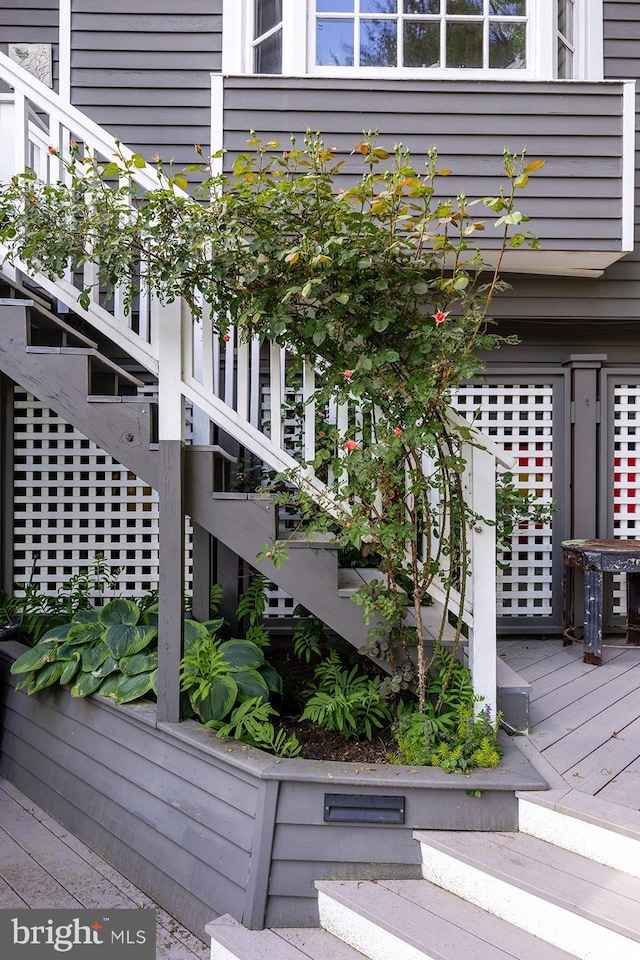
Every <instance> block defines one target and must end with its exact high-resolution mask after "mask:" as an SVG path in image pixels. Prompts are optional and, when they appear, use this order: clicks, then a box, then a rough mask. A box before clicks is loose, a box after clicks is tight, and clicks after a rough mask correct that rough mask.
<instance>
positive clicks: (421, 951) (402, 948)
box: [316, 880, 570, 960]
mask: <svg viewBox="0 0 640 960" xmlns="http://www.w3.org/2000/svg"><path fill="white" fill-rule="evenodd" d="M316 887H317V889H318V906H319V909H320V922H321V924H322V926H323V927H324V928H325V930H328V931H330V932H331V933H332V934H333V935H334V936H335V937H337V938H339V939H341V940H344V941H345V942H346V943H348V944H349V945H350V946H352V947H354V948H355V949H358V950H360V951H361V952H362V953H363V954H364V955H365V956H366V957H369V958H370V960H426V958H429V960H460V958H461V957H467V958H469V960H511V958H517V960H569V957H570V954H568V953H566V952H565V951H563V950H560V949H558V948H557V947H555V946H553V945H552V944H549V943H545V942H544V941H542V940H540V939H538V938H537V937H534V936H532V935H531V934H529V933H525V932H524V931H523V930H521V929H519V928H518V927H515V926H513V925H512V924H510V923H507V922H506V921H505V920H501V919H500V918H498V917H494V916H491V915H490V914H488V913H486V912H485V911H484V910H482V909H480V908H479V907H477V906H474V904H472V903H469V902H467V901H465V900H461V899H460V898H459V897H456V896H454V895H453V894H452V893H448V892H447V891H446V890H442V889H441V888H439V887H437V886H434V885H433V884H431V883H429V882H428V881H426V880H384V881H380V880H378V881H369V880H367V881H358V880H348V881H340V880H330V881H326V880H318V881H316Z"/></svg>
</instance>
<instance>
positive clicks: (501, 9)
mask: <svg viewBox="0 0 640 960" xmlns="http://www.w3.org/2000/svg"><path fill="white" fill-rule="evenodd" d="M560 3H562V0H560ZM489 13H493V14H497V15H498V16H500V17H526V15H527V0H489Z"/></svg>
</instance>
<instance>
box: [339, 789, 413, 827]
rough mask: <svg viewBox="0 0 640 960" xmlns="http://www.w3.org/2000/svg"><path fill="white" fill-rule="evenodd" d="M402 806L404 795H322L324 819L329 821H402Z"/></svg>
mask: <svg viewBox="0 0 640 960" xmlns="http://www.w3.org/2000/svg"><path fill="white" fill-rule="evenodd" d="M404 808H405V798H404V797H379V796H369V795H368V794H360V795H358V794H349V793H325V795H324V819H325V822H330V823H404Z"/></svg>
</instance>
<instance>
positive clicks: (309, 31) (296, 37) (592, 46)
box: [222, 0, 603, 81]
mask: <svg viewBox="0 0 640 960" xmlns="http://www.w3.org/2000/svg"><path fill="white" fill-rule="evenodd" d="M576 6H577V15H578V22H577V23H576V25H575V47H576V58H575V71H574V72H575V75H574V77H573V78H572V79H573V80H601V79H602V77H603V31H602V17H603V0H589V4H588V7H589V9H588V13H587V12H586V9H585V7H586V5H583V4H577V5H576ZM581 12H582V13H583V14H584V15H583V16H580V13H581ZM282 20H283V23H282V61H283V62H282V74H280V75H281V76H288V77H306V76H316V77H333V78H339V77H344V78H345V79H346V78H350V77H377V78H384V77H387V78H389V79H407V78H413V79H436V78H437V79H446V80H503V81H520V80H553V79H555V78H556V67H557V4H556V0H529V20H528V24H527V55H528V62H529V65H528V66H527V67H526V68H525V69H522V70H491V69H471V68H469V69H466V68H465V69H455V68H451V67H438V68H423V69H421V68H419V67H335V66H322V67H321V66H317V65H315V63H313V62H312V60H313V58H314V53H315V0H282ZM536 24H543V25H544V29H542V28H541V29H537V28H536ZM222 72H223V74H226V75H237V74H250V73H252V72H253V0H223V34H222Z"/></svg>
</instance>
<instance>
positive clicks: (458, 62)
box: [447, 23, 482, 68]
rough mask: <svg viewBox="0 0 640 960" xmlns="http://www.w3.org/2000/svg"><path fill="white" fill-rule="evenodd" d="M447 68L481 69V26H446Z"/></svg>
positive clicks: (479, 24) (462, 24)
mask: <svg viewBox="0 0 640 960" xmlns="http://www.w3.org/2000/svg"><path fill="white" fill-rule="evenodd" d="M447 66H448V67H469V68H471V67H482V24H481V23H448V24H447Z"/></svg>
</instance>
